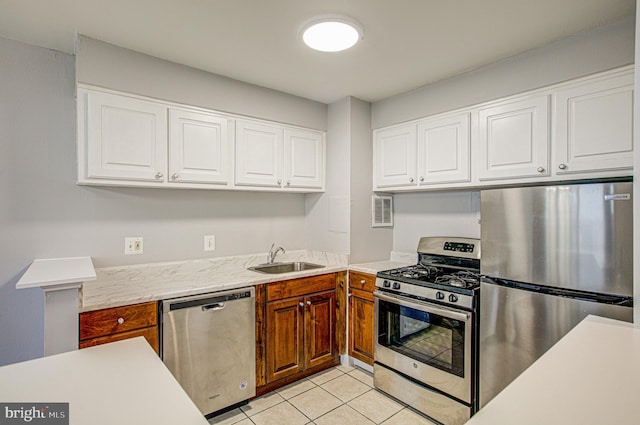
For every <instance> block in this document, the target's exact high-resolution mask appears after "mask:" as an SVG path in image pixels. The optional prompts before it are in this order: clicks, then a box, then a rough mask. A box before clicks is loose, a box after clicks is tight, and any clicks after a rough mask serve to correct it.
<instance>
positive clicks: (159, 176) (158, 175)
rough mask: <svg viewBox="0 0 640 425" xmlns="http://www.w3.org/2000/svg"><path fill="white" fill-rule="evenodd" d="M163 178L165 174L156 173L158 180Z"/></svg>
mask: <svg viewBox="0 0 640 425" xmlns="http://www.w3.org/2000/svg"><path fill="white" fill-rule="evenodd" d="M162 176H164V174H162V173H161V172H160V171H158V172H157V173H156V179H161V178H162Z"/></svg>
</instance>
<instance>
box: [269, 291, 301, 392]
mask: <svg viewBox="0 0 640 425" xmlns="http://www.w3.org/2000/svg"><path fill="white" fill-rule="evenodd" d="M302 301H303V299H302V298H293V299H288V300H284V301H276V302H271V303H268V304H267V307H266V317H267V382H273V381H276V380H278V379H280V378H284V377H287V376H289V375H293V374H295V373H298V372H300V371H302V370H303V367H304V364H303V361H304V357H303V356H304V352H303V335H304V334H303V332H304V323H303V317H302V314H303V309H302V307H301V306H300V303H301V302H302Z"/></svg>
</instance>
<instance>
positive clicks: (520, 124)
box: [478, 95, 549, 180]
mask: <svg viewBox="0 0 640 425" xmlns="http://www.w3.org/2000/svg"><path fill="white" fill-rule="evenodd" d="M548 104H549V100H548V96H547V95H543V96H537V97H533V98H529V99H524V100H521V101H509V102H506V103H504V104H498V105H494V106H491V107H488V108H484V109H480V111H479V113H478V116H479V123H478V124H479V137H478V144H479V163H478V175H479V178H480V180H492V179H507V178H518V177H534V176H544V175H548V174H549V171H548V168H549V167H548V164H549V105H548Z"/></svg>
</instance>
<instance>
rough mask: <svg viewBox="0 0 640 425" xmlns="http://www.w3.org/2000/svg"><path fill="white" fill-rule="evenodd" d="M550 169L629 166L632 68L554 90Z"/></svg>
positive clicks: (568, 170)
mask: <svg viewBox="0 0 640 425" xmlns="http://www.w3.org/2000/svg"><path fill="white" fill-rule="evenodd" d="M555 105H556V116H557V123H556V128H555V133H554V134H555V140H554V143H555V146H556V164H555V172H556V173H557V174H563V173H579V172H585V171H598V170H615V169H621V168H629V169H630V168H633V71H629V72H627V73H626V75H619V74H616V75H614V76H606V77H604V78H601V79H597V80H594V81H591V82H588V83H586V84H582V85H577V86H575V87H568V88H566V89H562V90H559V91H558V92H557V93H556V96H555Z"/></svg>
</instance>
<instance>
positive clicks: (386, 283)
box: [382, 280, 391, 288]
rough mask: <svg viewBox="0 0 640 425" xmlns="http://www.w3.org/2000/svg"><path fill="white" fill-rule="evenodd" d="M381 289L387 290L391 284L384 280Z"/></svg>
mask: <svg viewBox="0 0 640 425" xmlns="http://www.w3.org/2000/svg"><path fill="white" fill-rule="evenodd" d="M382 287H383V288H389V287H391V282H389V281H388V280H385V281H383V282H382Z"/></svg>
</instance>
